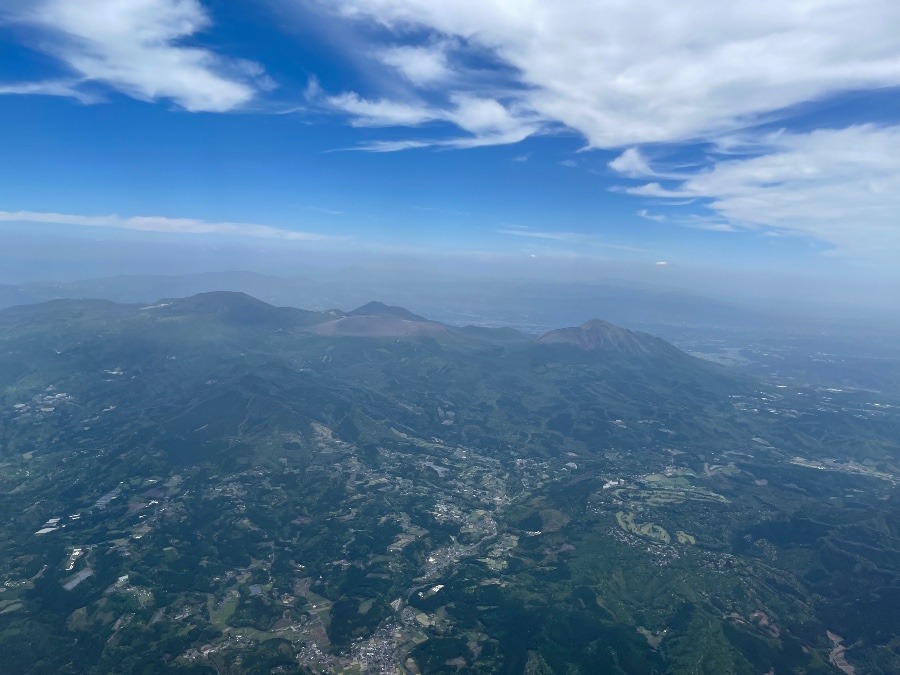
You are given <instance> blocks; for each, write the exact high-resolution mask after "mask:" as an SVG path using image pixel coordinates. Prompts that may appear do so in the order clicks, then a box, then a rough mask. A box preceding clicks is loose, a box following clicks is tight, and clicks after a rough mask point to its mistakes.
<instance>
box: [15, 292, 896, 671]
mask: <svg viewBox="0 0 900 675" xmlns="http://www.w3.org/2000/svg"><path fill="white" fill-rule="evenodd" d="M323 326H325V328H323ZM572 330H573V331H576V332H575V333H574V336H575V340H574V342H573V341H568V342H567V340H565V339H562V340H560V339H553V340H549V341H548V340H544V341H543V343H542V344H535V343H534V342H532V341H531V340H529V339H527V338H525V337H524V336H522V335H520V334H517V333H515V332H513V331H509V330H500V331H493V330H487V329H480V330H475V329H468V330H455V329H450V328H448V327H446V326H443V325H441V324H436V323H431V322H427V321H424V320H421V319H420V318H419V317H416V316H414V315H409V314H405V313H404V312H402V311H399V310H398V309H397V308H390V307H385V306H383V305H371V306H367V307H366V308H364V309H362V310H361V311H357V312H354V313H352V314H350V315H346V319H345V318H344V315H342V314H340V313H314V312H304V311H301V310H293V309H276V308H274V307H271V306H268V305H265V304H264V303H260V302H258V301H255V300H253V299H252V298H248V297H247V296H242V295H236V294H207V295H203V296H196V297H193V298H188V299H186V300H172V301H164V302H161V303H158V304H157V305H154V306H151V307H146V306H140V305H116V304H112V303H106V302H100V301H56V302H52V303H46V304H43V305H36V306H29V307H21V308H13V309H8V310H4V311H3V312H0V386H2V401H0V403H2V410H0V440H2V446H0V583H2V586H0V654H2V657H3V664H2V669H3V672H10V673H82V672H88V673H110V672H129V673H131V672H146V673H151V672H197V673H214V672H219V673H238V672H250V673H271V672H323V671H324V672H386V673H388V672H390V673H392V672H395V668H399V669H400V670H401V671H402V672H409V673H415V672H423V673H442V672H446V673H456V672H484V673H523V672H525V673H532V674H538V673H566V674H569V673H602V672H627V673H639V672H657V673H663V672H685V673H695V672H703V673H729V672H732V673H762V672H770V671H771V670H772V669H774V672H776V673H783V672H796V673H830V672H833V673H839V672H841V670H843V671H844V672H848V673H849V672H853V668H855V669H856V672H859V673H879V672H880V673H892V672H898V671H900V638H898V632H900V631H898V626H900V499H898V493H897V487H896V486H897V480H898V476H900V458H898V449H897V439H898V438H900V409H898V408H897V407H896V405H897V402H896V401H891V400H887V399H885V398H883V397H882V398H879V397H876V396H875V395H873V394H866V393H864V392H846V391H843V392H842V391H820V390H817V389H815V388H811V387H803V386H798V385H795V384H792V385H790V387H784V386H781V387H776V386H775V385H768V384H762V383H760V382H757V381H755V380H748V379H743V378H739V377H736V376H734V375H732V374H730V373H729V372H728V371H726V370H725V369H722V368H719V367H717V366H714V365H712V364H708V363H705V362H702V361H698V360H696V359H693V358H691V357H688V356H686V355H684V354H682V353H680V352H678V351H677V350H674V348H672V347H670V346H668V345H666V344H665V343H662V342H661V341H658V340H655V339H653V338H649V337H648V336H642V335H639V334H633V333H628V332H627V331H621V330H620V329H614V327H609V328H608V329H606V328H604V327H603V326H602V325H600V324H599V323H596V324H586V327H583V328H582V329H572ZM577 330H583V331H587V332H589V333H591V335H589V336H587V338H590V339H589V344H587V345H585V344H584V343H583V340H584V339H587V338H586V337H585V335H583V334H580V333H577ZM596 330H601V331H602V330H608V331H609V332H607V333H602V332H601V333H599V334H597V333H595V331H596ZM348 334H352V335H359V334H363V335H365V336H366V337H347V336H346V335H348ZM564 335H569V336H571V335H572V334H571V333H564ZM591 336H593V337H591ZM557 337H559V336H558V335H557ZM585 346H586V347H587V350H586V349H585ZM55 519H59V520H55ZM39 531H43V533H42V534H36V533H37V532H39Z"/></svg>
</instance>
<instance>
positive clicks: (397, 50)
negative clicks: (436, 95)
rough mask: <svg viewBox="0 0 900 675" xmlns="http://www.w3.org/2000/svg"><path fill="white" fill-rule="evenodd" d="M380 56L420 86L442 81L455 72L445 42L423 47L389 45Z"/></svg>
mask: <svg viewBox="0 0 900 675" xmlns="http://www.w3.org/2000/svg"><path fill="white" fill-rule="evenodd" d="M378 56H379V58H380V59H381V60H382V61H383V62H384V63H386V64H387V65H389V66H391V67H393V68H395V69H396V70H397V71H398V72H399V73H400V74H401V75H403V77H405V78H406V79H407V80H409V81H410V82H412V83H413V84H415V85H419V86H426V85H434V84H438V83H442V82H444V81H445V80H446V79H447V78H449V77H450V76H451V75H452V74H453V73H452V70H451V69H450V67H449V65H448V63H447V55H446V51H445V46H444V45H443V44H439V45H436V46H432V45H428V46H423V47H404V46H401V47H389V48H387V49H385V50H383V51H382V52H381V53H380V54H379V55H378Z"/></svg>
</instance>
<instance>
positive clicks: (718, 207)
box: [628, 125, 900, 256]
mask: <svg viewBox="0 0 900 675" xmlns="http://www.w3.org/2000/svg"><path fill="white" fill-rule="evenodd" d="M742 145H743V147H745V148H747V147H752V146H755V147H757V148H758V149H759V150H760V152H762V153H763V154H759V155H758V156H751V157H742V158H729V159H726V160H724V161H719V162H717V163H715V164H714V165H713V167H712V168H711V169H710V170H708V171H703V172H699V173H695V174H694V175H691V176H689V177H685V178H683V179H682V180H680V181H678V182H677V184H675V185H674V186H673V187H671V188H665V187H662V186H661V185H660V184H659V183H648V184H646V185H642V186H639V187H636V188H632V189H629V190H628V192H629V193H630V194H634V195H640V196H651V197H656V198H673V199H685V198H688V199H705V200H709V201H708V204H707V206H708V207H709V208H710V209H711V210H712V211H713V212H714V214H715V217H713V218H712V219H703V218H698V219H695V220H696V221H697V222H696V223H693V224H692V222H691V219H690V218H688V219H686V220H684V221H682V222H683V224H686V225H691V226H696V227H706V228H707V229H717V230H728V229H732V228H733V225H735V224H737V225H744V226H746V227H763V228H771V229H772V231H774V232H776V233H783V234H798V235H804V236H809V237H813V238H815V239H818V240H821V241H824V242H828V243H830V244H832V245H833V246H834V247H836V248H837V249H838V251H840V252H845V253H851V254H862V255H882V256H883V255H888V256H893V255H894V254H895V252H896V251H898V250H900V224H898V220H897V214H898V213H900V126H888V127H879V126H875V125H858V126H852V127H847V128H844V129H819V130H816V131H812V132H808V133H799V134H798V133H785V132H780V133H774V134H769V135H767V136H764V137H762V138H759V139H755V140H753V141H751V140H745V141H743V142H742Z"/></svg>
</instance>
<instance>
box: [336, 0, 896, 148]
mask: <svg viewBox="0 0 900 675" xmlns="http://www.w3.org/2000/svg"><path fill="white" fill-rule="evenodd" d="M321 4H323V6H326V7H330V8H332V9H335V10H336V11H339V12H341V13H342V14H343V15H344V16H346V17H351V18H354V19H356V20H360V21H365V22H374V23H376V24H378V25H380V26H382V27H388V28H391V29H394V30H395V31H396V33H397V34H398V35H402V36H404V38H407V39H408V36H409V35H411V34H414V33H413V31H410V30H409V29H410V28H412V29H418V30H419V31H422V29H425V31H426V32H427V31H431V32H432V37H429V38H428V39H433V35H434V34H437V35H439V36H441V37H442V38H444V39H458V40H459V43H460V44H462V45H466V44H468V45H472V46H473V49H478V50H487V51H488V52H489V53H491V54H492V55H493V56H494V57H495V58H497V59H499V60H500V61H501V62H502V63H504V64H506V65H507V66H509V67H510V69H512V72H514V73H515V74H516V78H517V79H518V84H519V85H521V87H520V88H519V89H518V90H517V96H518V97H519V100H520V107H521V109H522V110H528V111H529V112H530V113H532V114H533V115H534V116H536V117H538V118H540V119H541V120H543V121H545V122H547V123H563V124H565V125H567V126H568V127H570V128H572V129H575V130H577V131H578V132H580V133H581V134H583V135H584V137H585V138H587V139H588V142H589V144H590V145H591V146H593V147H606V148H611V147H622V146H626V145H635V144H644V143H650V142H671V141H682V140H688V139H696V138H703V137H709V136H711V135H717V134H721V133H723V132H725V131H728V130H734V129H738V128H741V127H743V126H745V125H746V124H747V123H749V122H752V121H754V120H757V119H759V118H760V116H765V115H769V114H771V113H772V112H773V111H778V110H781V109H784V108H786V107H789V106H792V105H795V104H798V103H801V102H806V101H811V100H816V99H821V98H823V97H826V96H828V95H830V94H833V93H836V92H841V91H848V90H856V89H869V88H876V87H887V86H897V85H900V59H898V52H900V32H898V31H897V30H896V26H897V25H900V3H897V2H896V1H895V0H823V1H822V2H803V3H799V2H794V3H784V2H781V1H780V0H753V1H752V2H751V1H749V0H746V1H738V2H727V3H721V2H715V1H712V0H685V1H683V2H677V3H672V2H669V1H668V0H642V1H635V2H613V1H598V0H555V1H554V2H540V1H539V0H522V1H520V2H509V1H508V0H442V1H441V2H434V0H329V1H328V2H327V3H325V2H321ZM456 51H458V52H464V50H462V49H459V50H456ZM464 56H465V54H464V53H463V54H461V56H458V57H457V58H462V57H464ZM449 65H450V67H453V66H454V63H453V62H450V64H449Z"/></svg>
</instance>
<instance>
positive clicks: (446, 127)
mask: <svg viewBox="0 0 900 675" xmlns="http://www.w3.org/2000/svg"><path fill="white" fill-rule="evenodd" d="M898 26H900V5H898V4H897V3H896V2H894V1H892V0H827V1H824V0H823V1H822V2H809V3H800V2H797V3H783V2H774V1H772V0H756V1H754V2H733V3H727V6H723V5H722V3H718V2H712V1H711V0H704V1H698V0H695V1H686V2H682V3H670V2H661V1H656V0H653V1H650V0H638V1H635V2H631V3H619V2H606V1H604V0H556V1H555V2H553V3H547V2H539V1H537V0H520V1H518V2H512V1H510V0H506V1H501V0H477V1H476V0H443V1H442V2H440V3H438V2H433V0H329V1H327V2H326V1H325V0H265V1H262V2H259V1H257V2H252V3H251V2H246V1H243V0H231V1H227V2H226V1H225V0H216V1H213V0H128V1H125V0H79V2H77V3H75V2H69V1H67V0H29V1H28V2H24V1H20V0H6V1H5V2H4V3H2V4H0V63H2V64H3V67H2V70H0V120H2V124H0V143H2V147H3V149H4V153H3V154H4V159H5V161H3V162H2V163H0V247H2V249H3V250H5V253H3V252H0V262H2V263H3V266H4V267H5V268H6V270H7V272H6V277H7V278H4V279H0V281H10V280H12V279H11V277H12V276H13V275H16V274H19V275H27V276H30V277H42V278H54V275H56V276H62V275H64V274H63V270H64V269H65V270H69V271H68V272H67V273H68V274H81V275H82V276H91V274H90V272H91V270H92V269H95V268H96V269H97V271H98V272H100V271H103V272H115V271H117V270H116V268H115V265H114V264H112V263H110V262H109V260H107V261H106V263H105V264H104V265H99V263H98V262H97V260H96V258H97V255H96V250H99V249H98V248H97V246H96V244H97V242H98V241H100V240H102V241H103V242H104V243H103V246H102V247H101V248H102V249H103V251H105V252H106V253H104V255H105V256H107V257H109V256H110V255H112V256H113V257H115V256H114V255H113V254H114V253H115V251H116V250H120V251H121V252H122V253H123V256H122V258H121V259H122V260H123V261H126V260H127V261H128V262H127V263H126V262H122V267H123V269H121V270H119V271H121V272H125V271H129V270H132V269H135V266H137V267H138V268H140V269H138V270H136V271H142V272H145V271H154V270H156V269H158V270H160V271H168V270H170V269H172V270H173V271H186V270H189V269H192V268H196V269H203V268H205V267H216V266H218V267H221V266H223V265H226V264H227V265H229V266H234V265H240V264H241V260H240V258H239V256H238V257H235V256H234V255H232V254H229V256H227V257H222V258H220V259H216V256H215V254H212V253H208V252H209V251H211V250H228V251H231V252H234V251H240V250H241V249H242V248H243V249H245V250H247V251H248V252H253V251H256V252H259V251H268V252H270V253H271V254H272V256H273V257H272V260H275V259H277V260H278V261H279V262H278V265H279V266H280V267H279V271H280V270H281V268H284V269H287V268H288V267H290V261H291V260H292V259H296V260H298V261H299V260H305V261H309V260H312V259H317V260H319V261H320V262H321V261H322V260H323V259H329V258H331V259H333V260H335V261H338V262H339V264H344V263H345V262H346V261H359V260H363V259H366V257H367V256H368V257H370V258H372V259H377V258H382V259H390V260H395V261H396V260H403V259H406V260H408V261H409V264H416V265H424V266H429V265H431V264H438V263H440V264H442V265H444V266H445V267H447V268H454V267H457V268H460V269H463V268H465V269H470V268H472V266H474V267H478V266H481V269H493V270H501V271H503V273H504V274H510V275H520V276H529V275H544V276H546V277H549V278H554V277H559V278H567V277H578V278H598V279H602V278H604V277H617V278H630V279H634V280H641V281H647V282H650V283H656V284H663V285H665V284H668V283H671V284H674V285H678V284H680V285H683V286H691V287H693V288H695V289H701V290H702V289H704V288H709V289H710V291H711V292H719V291H721V292H724V291H726V290H727V289H729V288H731V287H734V288H739V287H741V286H748V285H755V286H757V287H764V288H763V290H764V291H765V292H771V293H777V292H782V293H784V292H788V293H791V292H793V293H795V294H796V295H797V296H798V297H802V296H803V295H804V292H805V294H806V295H807V296H814V295H816V294H821V292H822V291H823V289H827V292H828V293H833V294H835V296H838V295H840V297H841V299H843V300H853V301H856V300H858V299H862V298H865V299H866V301H867V302H869V301H873V302H874V303H875V304H878V303H879V302H881V303H890V302H893V301H895V299H894V297H893V296H894V295H900V293H896V292H892V290H891V289H896V288H900V276H898V273H897V271H896V269H897V267H898V266H897V264H896V262H895V258H896V257H897V255H898V253H900V226H898V217H897V214H898V213H900V90H898V86H900V30H897V27H898ZM63 242H64V244H63ZM117 246H118V247H119V249H117V248H116V247H117ZM92 247H93V250H94V251H95V254H94V255H88V254H86V253H85V252H87V251H90V250H91V249H92ZM141 250H143V251H145V252H146V255H144V256H141V255H138V254H136V253H135V252H136V251H141ZM66 251H68V252H69V258H68V259H67V257H66ZM127 251H130V252H131V253H129V254H128V255H125V252H127ZM151 251H152V252H153V253H152V255H151V254H150V252H151ZM192 251H193V252H196V253H197V255H196V256H195V258H194V262H193V263H190V262H189V261H190V260H192V254H191V252H192ZM202 251H207V253H201V252H202ZM175 259H177V260H179V261H182V262H181V263H179V265H180V266H179V267H177V268H172V266H171V261H172V260H175ZM251 263H252V265H256V266H257V267H259V262H258V257H257V258H254V257H253V256H248V258H247V265H248V266H251ZM660 263H665V264H664V265H663V264H660ZM398 264H400V263H398ZM786 289H787V290H786ZM804 289H805V291H804ZM873 299H874V300H873Z"/></svg>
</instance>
